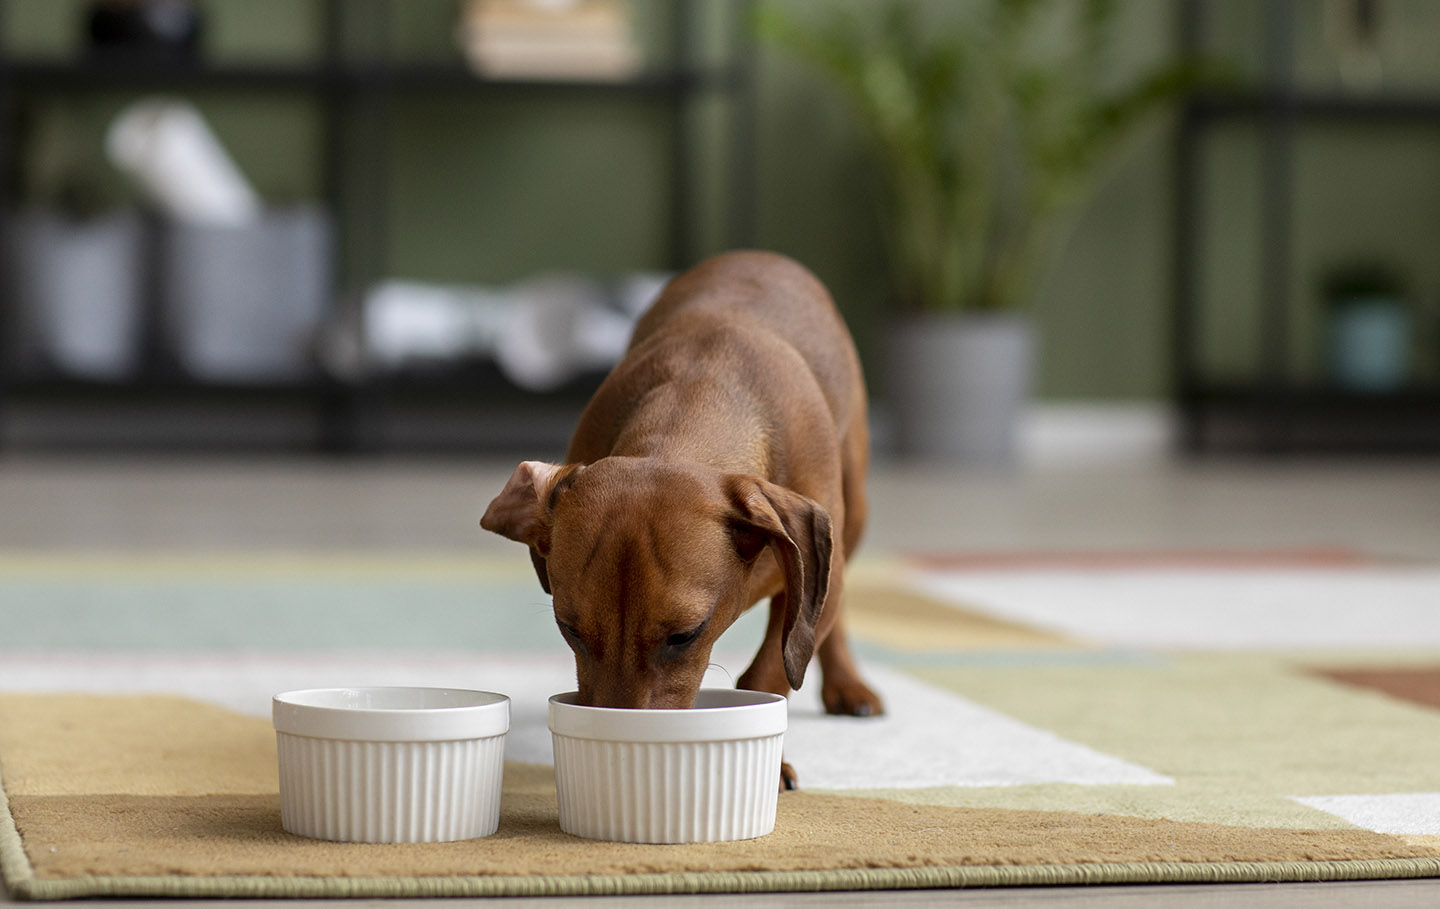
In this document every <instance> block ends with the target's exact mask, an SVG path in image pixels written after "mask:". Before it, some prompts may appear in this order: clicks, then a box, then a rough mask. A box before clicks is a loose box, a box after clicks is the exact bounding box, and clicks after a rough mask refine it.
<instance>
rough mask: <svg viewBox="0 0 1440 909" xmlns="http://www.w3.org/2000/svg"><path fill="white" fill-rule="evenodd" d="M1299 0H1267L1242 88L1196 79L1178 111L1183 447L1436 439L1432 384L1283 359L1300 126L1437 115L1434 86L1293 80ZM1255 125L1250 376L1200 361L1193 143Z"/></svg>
mask: <svg viewBox="0 0 1440 909" xmlns="http://www.w3.org/2000/svg"><path fill="white" fill-rule="evenodd" d="M1204 7H1205V4H1204V3H1203V2H1202V0H1182V2H1181V5H1180V15H1179V44H1180V48H1181V51H1182V52H1183V53H1185V54H1187V55H1197V56H1198V55H1202V54H1203V53H1204V51H1205V48H1204V46H1203V45H1204V40H1203V39H1204V26H1205V23H1204ZM1295 11H1296V5H1295V2H1294V0H1265V4H1264V7H1263V16H1264V22H1263V29H1262V35H1261V40H1262V41H1263V51H1264V61H1265V64H1264V74H1263V77H1262V81H1261V84H1259V85H1258V86H1255V87H1253V88H1250V89H1245V90H1209V91H1201V92H1199V93H1197V94H1195V95H1193V96H1192V97H1190V98H1189V99H1188V100H1187V102H1186V104H1185V105H1184V108H1183V110H1182V112H1181V116H1180V122H1179V128H1178V131H1177V140H1176V152H1175V160H1176V173H1177V185H1176V194H1175V209H1174V222H1173V230H1172V240H1173V247H1174V266H1173V267H1174V272H1173V275H1174V286H1173V298H1174V321H1173V338H1172V348H1173V349H1172V354H1173V361H1174V377H1173V381H1174V394H1175V398H1176V401H1177V404H1178V408H1179V415H1180V440H1179V442H1180V448H1181V450H1182V451H1184V452H1186V453H1190V454H1195V453H1199V452H1202V451H1205V450H1208V449H1212V448H1217V447H1240V448H1244V449H1249V450H1254V451H1261V452H1272V453H1287V452H1301V451H1345V452H1380V451H1385V452H1425V453H1432V452H1437V451H1440V384H1435V383H1415V384H1412V385H1411V386H1409V387H1406V388H1403V389H1400V390H1397V391H1394V392H1378V393H1365V392H1356V391H1345V390H1342V389H1337V388H1333V387H1329V386H1327V385H1325V384H1323V383H1314V382H1309V383H1307V382H1301V381H1297V380H1296V379H1295V378H1293V377H1292V376H1291V375H1290V373H1289V370H1288V369H1287V364H1288V362H1289V359H1290V352H1291V350H1290V345H1291V339H1292V337H1293V332H1292V324H1291V322H1292V318H1291V314H1292V302H1293V296H1292V295H1293V292H1294V289H1293V287H1292V285H1291V263H1292V259H1293V255H1294V250H1293V235H1292V226H1293V225H1292V210H1293V202H1294V199H1293V193H1294V182H1295V173H1294V160H1295V146H1296V143H1297V141H1298V134H1299V133H1301V132H1302V131H1303V130H1304V129H1305V128H1307V127H1311V126H1316V125H1336V124H1343V125H1346V126H1352V127H1356V128H1367V129H1370V128H1376V127H1404V128H1421V129H1435V128H1436V127H1440V94H1436V95H1429V94H1414V93H1407V94H1378V95H1369V96H1355V95H1347V94H1341V93H1328V92H1315V91H1306V90H1302V89H1298V88H1296V87H1295V85H1294V84H1293V82H1292V78H1291V76H1292V63H1293V59H1292V58H1293V47H1292V36H1293V33H1294V24H1295ZM1226 123H1244V124H1249V125H1250V126H1252V127H1253V128H1254V129H1255V130H1257V133H1258V136H1259V140H1260V143H1261V152H1260V169H1261V173H1260V177H1261V179H1260V198H1259V200H1258V201H1259V207H1260V244H1261V248H1260V250H1259V252H1260V261H1261V263H1262V264H1261V273H1260V275H1259V284H1260V293H1261V296H1262V299H1261V313H1260V326H1259V350H1260V369H1259V372H1258V374H1257V375H1255V376H1254V377H1253V378H1251V379H1250V380H1248V381H1243V382H1234V381H1228V382H1227V381H1217V380H1215V379H1213V378H1211V377H1210V376H1207V375H1206V371H1205V368H1204V365H1203V364H1202V363H1201V361H1200V335H1201V324H1200V322H1201V315H1202V312H1201V309H1202V305H1203V304H1202V300H1203V295H1202V293H1201V286H1200V281H1201V278H1200V275H1201V267H1200V263H1201V261H1202V260H1203V256H1204V242H1203V241H1204V238H1203V237H1202V236H1201V225H1202V224H1203V216H1204V213H1205V212H1204V206H1205V205H1206V203H1207V196H1206V190H1207V185H1206V180H1205V175H1204V173H1203V167H1202V165H1201V161H1200V147H1201V144H1202V142H1203V139H1204V138H1205V136H1206V135H1207V133H1208V132H1209V131H1210V130H1211V129H1212V128H1213V127H1215V126H1216V125H1218V124H1226Z"/></svg>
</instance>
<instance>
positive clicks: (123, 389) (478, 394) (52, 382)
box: [0, 361, 606, 403]
mask: <svg viewBox="0 0 1440 909" xmlns="http://www.w3.org/2000/svg"><path fill="white" fill-rule="evenodd" d="M605 375H606V373H605V371H604V370H599V371H588V372H584V373H581V374H580V375H577V376H574V377H573V378H571V379H570V380H568V381H566V382H565V383H563V384H562V385H561V386H559V387H558V388H556V389H554V390H553V391H543V392H542V391H530V390H528V389H524V388H521V387H519V386H517V385H515V384H514V383H513V382H511V381H510V380H509V379H508V378H506V376H505V374H504V373H503V372H502V371H501V370H500V368H499V367H498V366H497V365H495V364H494V363H493V362H490V361H471V362H464V363H456V364H449V365H445V366H436V367H428V368H415V369H405V370H400V371H396V372H391V373H377V374H373V375H371V376H368V377H366V378H364V379H359V380H354V381H347V380H341V379H336V378H332V377H328V376H325V375H323V374H320V373H316V374H314V375H311V376H305V377H299V378H294V379H283V380H278V381H274V382H263V381H252V382H235V381H227V380H217V379H207V378H203V377H194V376H186V375H182V374H174V375H136V376H130V377H125V378H117V379H90V378H77V377H72V376H63V375H35V376H14V377H10V378H8V379H6V380H5V381H4V382H3V383H0V384H3V387H4V390H5V392H6V393H8V394H13V395H16V396H21V397H25V398H37V399H38V398H45V399H50V400H63V399H72V400H82V399H90V400H96V401H106V400H123V399H126V398H135V397H155V398H187V397H188V398H215V399H231V400H233V399H265V398H271V399H282V398H303V397H311V398H313V397H315V396H317V395H324V394H334V393H341V394H350V393H359V394H368V395H378V396H381V397H386V398H392V397H393V398H396V399H404V398H410V397H425V398H433V399H435V400H437V401H442V400H443V401H444V402H447V403H465V402H474V401H477V400H483V401H485V402H488V403H494V402H497V401H513V402H528V403H536V402H563V403H575V402H579V403H584V402H585V401H587V400H589V398H590V395H592V394H593V393H594V391H595V389H596V388H598V387H599V386H600V382H601V381H602V380H603V379H604V377H605Z"/></svg>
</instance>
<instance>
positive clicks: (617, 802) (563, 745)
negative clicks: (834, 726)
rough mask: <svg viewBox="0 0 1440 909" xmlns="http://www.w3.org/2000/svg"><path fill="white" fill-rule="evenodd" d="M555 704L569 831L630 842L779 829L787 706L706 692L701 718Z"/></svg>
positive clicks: (557, 700)
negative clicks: (778, 798) (777, 815)
mask: <svg viewBox="0 0 1440 909" xmlns="http://www.w3.org/2000/svg"><path fill="white" fill-rule="evenodd" d="M577 701H578V694H577V693H576V692H570V693H568V694H557V695H555V696H554V697H552V698H551V699H550V732H551V735H552V738H553V740H554V744H555V791H556V795H557V796H558V797H559V807H560V829H561V830H564V831H565V832H566V833H571V834H574V835H576V836H583V837H588V838H590V839H601V840H618V841H621V842H627V843H693V842H716V841H722V840H745V839H753V838H754V837H757V836H764V835H765V834H767V833H769V832H770V831H771V830H773V829H774V828H775V803H776V796H777V795H778V794H779V787H780V750H781V742H782V739H784V737H785V724H786V700H785V698H783V697H781V696H780V695H778V694H768V693H765V692H759V691H740V690H732V689H722V688H707V689H703V690H701V692H700V694H699V695H698V696H697V697H696V699H695V707H694V709H692V710H621V709H613V708H606V707H585V706H581V705H580V704H578V703H577Z"/></svg>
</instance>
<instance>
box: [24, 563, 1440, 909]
mask: <svg viewBox="0 0 1440 909" xmlns="http://www.w3.org/2000/svg"><path fill="white" fill-rule="evenodd" d="M1312 555H1313V556H1314V557H1311V556H1310V555H1306V554H1303V553H1302V554H1294V553H1291V554H1275V558H1273V559H1257V558H1255V554H1253V553H1249V554H1245V556H1244V558H1237V559H1236V560H1234V561H1228V560H1227V559H1226V558H1224V554H1206V555H1205V557H1203V558H1194V557H1190V556H1186V555H1184V554H1167V555H1166V556H1165V557H1163V558H1139V559H1128V558H1127V559H1115V558H1113V557H1106V558H1101V559H1096V560H1093V561H1091V560H1087V559H1084V558H1080V557H1078V556H1077V555H1076V554H1064V555H1063V557H1055V558H1049V559H1047V558H1044V557H1039V556H1030V557H1026V558H1011V557H1006V558H956V559H943V558H927V559H916V560H898V559H890V560H875V561H871V562H867V563H862V564H860V565H857V566H856V570H855V572H854V574H853V576H852V578H851V581H850V584H849V587H848V590H849V595H850V608H851V610H852V613H853V622H852V625H853V628H854V633H855V636H856V638H857V648H858V649H859V651H860V654H861V661H862V664H863V666H864V668H865V671H866V673H867V675H868V676H869V678H870V680H871V682H872V683H873V684H874V685H875V687H877V688H878V689H879V690H880V691H881V692H882V694H883V695H884V696H885V698H886V703H887V714H886V716H884V717H881V718H871V719H851V718H831V717H825V716H823V715H822V714H821V713H820V711H819V710H818V709H817V707H816V706H815V704H814V697H813V692H799V693H797V694H796V695H795V696H794V697H793V698H792V707H791V729H790V732H789V733H788V734H787V741H786V752H787V757H788V759H789V760H791V762H792V763H794V764H795V765H796V767H797V770H798V771H799V773H800V776H801V782H802V786H803V787H804V788H803V789H802V791H800V792H795V793H786V794H784V795H783V796H782V798H781V799H780V805H779V811H778V817H777V825H776V830H775V832H774V833H773V834H771V835H769V836H766V837H762V838H760V839H757V840H752V841H747V842H740V843H722V844H706V845H695V846H636V845H621V844H607V843H597V842H590V841H586V840H581V839H577V838H574V837H570V836H567V835H565V834H563V833H561V832H560V830H559V828H558V825H557V823H556V808H555V797H554V784H553V773H552V771H551V769H550V767H549V766H548V762H549V751H548V735H547V733H546V730H545V727H544V711H543V703H544V697H545V695H546V694H547V693H553V692H554V691H556V690H561V689H563V688H564V687H565V686H566V684H567V682H568V678H567V673H568V672H569V671H570V670H569V668H568V667H567V665H566V658H565V654H564V653H563V651H562V650H561V649H560V645H559V642H558V638H555V637H554V632H553V631H552V630H550V628H549V627H547V626H548V621H549V620H548V618H547V617H546V615H545V609H544V603H543V598H541V597H539V596H537V592H536V591H532V590H530V585H533V579H529V578H526V577H525V574H524V572H523V571H518V570H515V569H513V568H511V567H509V566H498V565H487V564H483V563H481V564H477V563H474V562H473V561H467V560H461V559H458V558H457V559H454V560H446V559H433V558H432V559H423V560H421V559H411V558H401V557H396V558H389V559H385V558H380V559H376V558H369V557H365V558H361V557H355V558H350V557H343V556H336V557H328V558H325V559H313V560H308V561H306V560H299V561H296V560H294V559H288V558H279V557H271V556H264V555H258V556H246V557H236V558H227V559H210V560H205V559H200V560H196V559H188V558H182V557H173V558H159V557H153V556H151V557H144V558H119V557H114V558H112V557H106V558H99V557H77V558H68V559H66V558H62V559H58V560H54V561H52V562H46V561H45V560H37V559H29V558H25V557H23V556H20V555H15V556H10V557H3V556H0V629H3V630H4V631H3V632H0V784H3V794H0V798H3V804H0V868H3V874H4V879H5V882H6V885H7V887H8V888H9V890H10V892H11V894H12V895H13V896H14V897H16V898H22V899H60V898H67V897H82V896H100V895H105V896H133V897H145V896H194V897H199V896H215V897H222V896H234V897H302V896H303V897H322V896H324V897H340V896H355V897H408V896H498V895H560V894H621V893H636V894H639V893H687V892H688V893H702V892H758V891H794V890H853V889H865V888H907V887H958V886H994V885H1018V884H1076V883H1128V882H1133V883H1140V882H1152V883H1153V882H1228V881H1233V882H1242V881H1243V882H1250V881H1315V880H1352V879H1378V878H1401V877H1412V878H1413V877H1433V876H1440V766H1437V765H1436V762H1435V760H1434V756H1435V755H1436V754H1440V709H1437V700H1440V697H1437V692H1440V617H1436V616H1435V615H1433V614H1432V613H1434V612H1436V610H1435V609H1434V604H1435V603H1437V602H1440V572H1437V571H1435V570H1434V569H1432V568H1429V567H1427V566H1414V565H1396V564H1384V563H1376V562H1374V561H1371V560H1366V559H1350V558H1341V557H1336V558H1329V557H1321V555H1320V554H1312ZM1197 604H1199V605H1197ZM1067 605H1068V607H1069V609H1068V610H1067V609H1065V608H1062V607H1063V606H1067ZM1197 609H1198V610H1200V612H1201V615H1200V616H1199V617H1197V616H1195V615H1192V613H1193V612H1195V611H1196V610H1197ZM1357 616H1358V617H1357ZM162 620H163V624H156V623H159V622H162ZM761 620H762V621H763V617H761ZM746 621H747V623H748V624H746V625H742V626H741V627H738V628H736V629H734V630H732V632H731V634H732V635H735V634H737V633H739V634H740V635H742V636H743V635H745V634H747V633H750V634H753V636H755V637H757V638H758V627H757V625H756V623H755V622H754V621H753V620H751V619H747V620H746ZM146 623H150V624H149V625H148V629H147V625H146ZM1395 623H1399V624H1400V626H1401V628H1400V631H1402V632H1403V633H1397V630H1396V629H1395V628H1394V627H1393V625H1394V624H1395ZM137 624H138V627H137ZM416 626H420V628H421V630H418V631H417V630H416ZM426 628H428V629H429V630H428V631H425V630H424V629H426ZM1287 628H1288V631H1287ZM147 630H148V635H149V637H148V639H147V638H146V637H145V634H146V633H147ZM385 640H388V641H389V642H390V643H391V644H392V645H393V646H391V647H390V648H388V649H387V648H384V647H381V646H379V644H380V642H382V641H385ZM727 640H728V639H727ZM327 642H328V646H326V645H327ZM745 643H746V642H744V641H741V642H737V643H734V644H732V645H731V647H732V651H730V652H727V653H724V654H721V655H719V656H718V657H717V663H718V664H719V666H718V668H717V670H716V674H715V677H714V678H712V679H710V680H708V681H709V683H713V684H724V683H725V682H726V681H727V678H726V676H728V675H733V674H734V673H736V672H738V669H736V668H734V667H736V666H738V667H740V668H743V665H744V658H745V656H746V655H747V654H746V651H745V649H744V645H745ZM466 645H468V646H466ZM331 684H452V685H462V684H463V685H469V686H472V687H488V688H494V689H498V690H503V691H506V693H507V694H510V695H511V697H512V699H514V706H515V711H514V725H513V728H512V733H511V735H510V737H509V739H507V755H508V756H509V758H510V759H511V763H510V764H508V765H507V768H506V776H505V798H504V800H503V803H502V818H501V825H500V830H499V832H498V833H497V834H496V835H495V836H493V837H489V838H485V839H480V840H472V841H468V842H464V843H453V844H434V845H406V846H367V845H354V844H349V845H343V844H330V843H322V842H318V841H312V840H306V839H302V838H299V837H294V836H291V835H289V834H286V833H285V832H284V831H283V830H282V829H281V827H280V821H279V802H278V794H277V788H278V787H277V783H276V772H275V756H274V737H273V732H272V731H271V729H270V726H269V723H268V720H267V719H266V718H265V715H264V714H265V710H266V707H267V704H268V696H269V694H270V693H273V692H274V691H278V690H282V689H284V688H290V687H305V686H308V685H331Z"/></svg>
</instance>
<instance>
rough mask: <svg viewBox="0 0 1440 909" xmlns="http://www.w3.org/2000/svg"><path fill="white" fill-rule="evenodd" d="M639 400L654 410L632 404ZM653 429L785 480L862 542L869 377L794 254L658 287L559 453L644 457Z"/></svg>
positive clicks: (714, 269)
mask: <svg viewBox="0 0 1440 909" xmlns="http://www.w3.org/2000/svg"><path fill="white" fill-rule="evenodd" d="M647 407H648V408H649V409H650V410H651V411H653V413H654V415H655V416H654V418H653V419H647V418H646V417H645V416H644V415H642V414H640V411H641V410H642V409H645V408H647ZM707 424H709V425H710V426H711V427H712V429H711V431H709V432H704V431H702V430H703V427H704V426H706V425H707ZM662 437H663V439H664V440H668V439H675V440H677V441H678V442H680V443H682V444H685V445H687V446H698V445H702V444H703V446H704V448H705V453H704V455H705V456H704V457H703V458H700V457H699V456H698V455H697V454H696V452H695V451H694V450H693V448H692V450H691V451H688V452H686V455H687V456H691V457H697V459H702V460H707V461H709V462H711V463H713V464H715V465H716V466H723V467H725V468H727V469H731V470H735V471H737V472H742V473H755V474H758V475H761V476H764V477H765V478H766V479H769V480H772V481H774V482H777V483H780V484H782V485H790V486H793V487H794V488H796V491H798V492H801V493H803V494H805V495H808V496H810V497H812V498H814V499H816V500H817V501H819V502H821V503H822V504H823V505H825V506H826V507H827V508H830V509H832V511H834V513H835V515H836V517H837V518H840V519H841V520H842V521H843V523H842V524H841V526H842V527H843V543H844V548H845V551H846V552H847V553H848V552H849V551H852V550H853V549H854V548H855V546H856V544H857V543H858V541H859V537H860V534H861V531H862V529H863V526H864V521H865V514H866V503H865V495H864V476H865V472H866V470H867V467H868V460H869V433H868V426H867V416H866V404H865V383H864V378H863V376H862V374H861V369H860V360H859V357H858V355H857V354H856V351H855V345H854V342H853V341H852V340H851V338H850V334H849V331H848V330H847V329H846V327H845V323H844V320H843V319H842V318H841V317H840V314H839V312H838V310H837V309H836V307H835V304H834V301H833V300H831V298H830V294H829V293H828V292H827V291H826V290H825V287H824V285H823V284H821V283H820V281H819V279H817V278H816V277H815V276H814V275H813V274H811V272H810V271H809V270H808V269H806V268H805V267H804V266H802V265H800V264H799V263H797V262H794V261H792V260H791V259H788V258H786V257H784V256H781V255H777V254H775V253H768V252H758V251H740V252H731V253H725V254H722V255H719V256H715V257H714V258H711V259H708V260H706V261H705V262H703V263H701V264H700V265H698V266H696V267H695V268H693V269H691V270H690V271H688V272H686V273H685V274H683V275H681V276H680V277H678V278H676V279H675V280H674V281H672V282H671V283H670V284H669V285H667V286H666V288H665V290H664V292H663V293H662V294H661V295H660V297H659V298H658V299H657V300H656V302H655V305H654V306H653V307H652V308H651V309H650V311H649V312H647V313H646V314H645V316H644V317H643V318H641V320H640V322H639V323H638V324H637V325H636V328H635V333H634V335H633V337H632V339H631V342H630V348H629V351H628V352H627V354H626V356H625V359H624V360H623V361H622V362H621V363H620V364H619V365H618V366H617V367H616V368H615V370H614V371H613V372H612V373H611V375H610V377H609V378H608V379H607V380H606V382H605V384H604V385H603V386H602V387H601V389H600V391H599V392H597V394H596V395H595V397H594V399H593V400H592V401H591V403H590V406H589V407H588V408H587V409H586V411H585V413H584V415H582V417H581V420H580V422H579V424H578V426H577V427H576V431H575V435H574V438H573V439H572V442H571V447H570V452H569V458H568V459H569V460H570V461H571V462H573V463H589V462H592V461H595V460H598V459H600V458H602V457H607V456H610V455H615V454H641V453H644V454H649V453H650V452H651V451H653V448H652V447H651V446H654V445H657V444H661V445H663V444H665V441H659V442H657V439H658V438H662ZM641 447H643V448H644V449H645V450H644V451H643V452H642V451H641V450H639V449H640V448H641ZM837 453H838V458H837V457H836V456H837ZM821 462H828V463H821Z"/></svg>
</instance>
